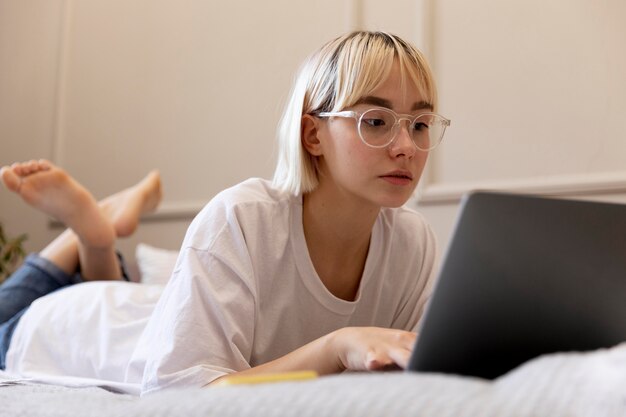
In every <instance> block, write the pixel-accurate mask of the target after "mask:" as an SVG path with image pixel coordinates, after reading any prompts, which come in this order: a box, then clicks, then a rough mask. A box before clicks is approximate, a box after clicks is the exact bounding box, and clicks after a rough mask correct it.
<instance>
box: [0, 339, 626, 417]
mask: <svg viewBox="0 0 626 417" xmlns="http://www.w3.org/2000/svg"><path fill="white" fill-rule="evenodd" d="M34 382H35V381H22V382H16V381H13V382H12V381H11V380H10V377H9V376H7V375H6V374H4V375H2V374H0V415H1V416H3V415H11V416H15V415H20V416H43V417H51V416H67V417H71V416H81V417H82V416H84V415H90V416H103V417H108V416H114V415H125V416H150V417H152V416H178V415H180V416H183V415H184V416H192V417H193V416H220V417H224V416H254V417H262V416H298V417H302V416H315V417H320V416H403V415H410V416H429V417H436V416H442V417H444V416H455V417H463V416H468V417H469V416H471V417H475V416H498V417H500V416H520V417H524V416H549V417H559V416H563V417H565V416H567V417H577V416H581V417H582V416H585V417H625V416H626V343H624V344H621V345H619V346H616V347H614V348H612V349H606V350H599V351H595V352H590V353H568V354H556V355H547V356H544V357H540V358H537V359H535V360H533V361H530V362H528V363H526V364H525V365H523V366H521V367H519V368H518V369H516V370H514V371H512V372H510V373H509V374H507V375H504V376H502V377H501V378H499V379H497V380H495V381H493V382H492V381H485V380H480V379H474V378H463V377H456V376H448V375H438V374H413V373H387V374H344V375H336V376H331V377H324V378H319V379H316V380H312V381H306V382H292V383H279V384H264V385H250V386H233V387H213V388H207V389H204V390H197V389H190V390H181V391H166V392H162V393H158V394H155V395H152V396H146V397H143V398H138V397H133V396H129V395H119V394H112V393H110V392H107V391H105V390H100V389H75V388H64V387H59V386H45V385H36V384H35V385H27V383H30V384H33V383H34Z"/></svg>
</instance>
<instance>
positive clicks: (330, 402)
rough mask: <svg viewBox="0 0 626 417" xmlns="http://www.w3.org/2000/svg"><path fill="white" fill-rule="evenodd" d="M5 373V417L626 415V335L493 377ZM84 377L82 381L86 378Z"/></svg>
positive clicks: (155, 279) (142, 265)
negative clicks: (139, 390) (170, 381)
mask: <svg viewBox="0 0 626 417" xmlns="http://www.w3.org/2000/svg"><path fill="white" fill-rule="evenodd" d="M136 257H137V269H138V272H139V273H140V275H141V280H142V281H144V282H147V283H151V284H154V283H159V282H164V281H166V280H167V278H168V277H169V271H171V269H170V268H172V267H173V262H174V260H175V257H176V254H175V253H171V252H170V253H168V252H166V251H163V250H162V249H158V248H152V247H149V246H146V245H140V246H139V247H138V248H137V256H136ZM47 382H48V383H44V381H43V380H37V379H25V378H18V377H15V376H12V375H9V374H7V373H3V372H0V416H38V417H52V416H64V417H72V416H77V417H78V416H80V417H84V416H94V417H99V416H101V417H111V416H164V417H165V416H191V417H193V416H220V417H225V416H255V417H262V416H315V417H320V416H372V417H375V416H396V415H398V416H403V415H406V416H430V417H436V416H456V417H460V416H472V417H474V416H520V417H522V416H550V417H558V416H568V417H575V416H585V417H588V416H592V417H604V416H606V417H618V416H619V417H626V343H623V344H620V345H617V346H615V347H613V348H610V349H603V350H597V351H593V352H571V353H561V354H551V355H545V356H542V357H539V358H536V359H534V360H532V361H530V362H527V363H526V364H524V365H522V366H520V367H518V368H517V369H514V370H513V371H511V372H509V373H507V374H505V375H503V376H501V377H500V378H498V379H496V380H494V381H487V380H482V379H478V378H469V377H461V376H454V375H443V374H422V373H405V372H398V371H396V372H387V373H344V374H341V375H334V376H327V377H320V378H316V379H312V380H308V381H300V382H281V383H266V384H255V385H233V386H225V387H209V388H204V389H185V390H176V391H174V390H172V391H163V392H159V393H156V394H153V395H149V396H144V397H136V396H132V395H128V394H123V393H118V392H114V391H113V390H111V389H110V388H106V387H104V386H97V385H95V386H80V387H79V386H76V385H74V386H73V385H72V383H71V381H70V380H68V381H65V382H64V383H63V384H51V383H49V382H50V381H47ZM81 385H83V384H82V383H81Z"/></svg>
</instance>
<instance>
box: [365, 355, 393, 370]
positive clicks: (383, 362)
mask: <svg viewBox="0 0 626 417" xmlns="http://www.w3.org/2000/svg"><path fill="white" fill-rule="evenodd" d="M394 363H395V362H394V360H393V359H392V358H391V357H390V356H389V355H387V354H386V353H384V352H375V351H371V352H369V353H368V354H367V356H366V358H365V369H366V370H368V371H376V370H379V369H382V368H385V367H387V366H391V365H393V364H394Z"/></svg>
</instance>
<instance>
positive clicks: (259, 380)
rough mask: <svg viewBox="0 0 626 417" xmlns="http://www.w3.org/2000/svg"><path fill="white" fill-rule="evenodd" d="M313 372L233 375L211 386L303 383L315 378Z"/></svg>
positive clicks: (315, 375)
mask: <svg viewBox="0 0 626 417" xmlns="http://www.w3.org/2000/svg"><path fill="white" fill-rule="evenodd" d="M317 376H318V375H317V372H315V371H296V372H280V373H275V374H260V375H233V376H227V377H224V378H222V379H220V380H219V381H217V382H216V383H215V384H213V386H215V387H219V386H227V385H241V384H265V383H271V382H286V381H305V380H308V379H314V378H317Z"/></svg>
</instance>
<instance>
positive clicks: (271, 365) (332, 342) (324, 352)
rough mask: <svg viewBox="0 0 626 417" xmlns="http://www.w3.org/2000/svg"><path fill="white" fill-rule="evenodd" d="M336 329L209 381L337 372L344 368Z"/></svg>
mask: <svg viewBox="0 0 626 417" xmlns="http://www.w3.org/2000/svg"><path fill="white" fill-rule="evenodd" d="M337 334H338V331H335V332H332V333H329V334H327V335H325V336H322V337H320V338H319V339H316V340H314V341H312V342H310V343H308V344H306V345H304V346H302V347H300V348H298V349H296V350H294V351H293V352H291V353H288V354H287V355H285V356H282V357H280V358H278V359H275V360H273V361H270V362H267V363H264V364H262V365H259V366H255V367H254V368H250V369H246V370H245V371H240V372H236V373H234V374H229V375H224V376H223V377H221V378H218V379H216V380H215V381H213V382H211V384H213V383H215V382H217V381H219V380H220V379H222V378H225V377H228V376H232V375H238V376H239V375H241V376H244V375H260V374H269V373H279V372H292V371H305V370H307V371H308V370H311V371H315V372H317V373H318V374H319V375H327V374H333V373H338V372H341V371H343V370H345V367H344V366H343V364H342V362H341V360H340V358H339V355H338V353H337V352H338V348H337Z"/></svg>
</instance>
